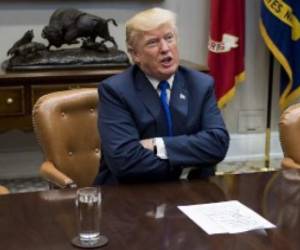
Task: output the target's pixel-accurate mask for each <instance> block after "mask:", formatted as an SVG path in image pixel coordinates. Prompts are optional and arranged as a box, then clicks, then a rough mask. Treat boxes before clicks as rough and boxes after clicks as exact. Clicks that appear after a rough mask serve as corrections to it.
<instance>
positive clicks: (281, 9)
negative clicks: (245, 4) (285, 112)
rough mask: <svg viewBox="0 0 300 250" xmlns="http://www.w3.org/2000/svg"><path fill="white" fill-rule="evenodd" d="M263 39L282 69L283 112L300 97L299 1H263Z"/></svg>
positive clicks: (261, 30)
mask: <svg viewBox="0 0 300 250" xmlns="http://www.w3.org/2000/svg"><path fill="white" fill-rule="evenodd" d="M259 27H260V32H261V35H262V37H263V39H264V41H265V43H266V45H267V47H268V48H269V50H270V51H271V53H272V54H273V55H274V57H275V58H276V59H277V60H278V62H279V63H280V65H281V75H280V99H279V105H280V108H281V109H284V108H286V107H287V106H288V105H289V104H291V103H292V102H294V101H295V100H296V98H298V97H299V96H300V0H262V2H261V19H260V23H259Z"/></svg>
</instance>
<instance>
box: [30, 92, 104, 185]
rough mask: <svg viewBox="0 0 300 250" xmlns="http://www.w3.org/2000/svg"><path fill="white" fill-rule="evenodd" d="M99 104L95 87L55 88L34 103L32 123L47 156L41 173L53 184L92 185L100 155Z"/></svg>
mask: <svg viewBox="0 0 300 250" xmlns="http://www.w3.org/2000/svg"><path fill="white" fill-rule="evenodd" d="M97 105H98V94H97V89H96V88H86V89H73V90H65V91H58V92H53V93H51V94H47V95H44V96H42V97H40V98H39V99H38V101H37V102H36V104H35V105H34V107H33V111H32V118H33V127H34V131H35V134H36V137H37V139H38V141H39V143H40V145H41V147H42V150H43V152H44V156H45V161H44V162H43V163H42V165H41V168H40V173H41V175H42V177H43V178H45V179H46V180H48V181H49V182H50V183H51V184H54V186H58V187H60V188H66V187H85V186H91V185H92V182H93V180H94V178H95V176H96V174H97V172H98V167H99V159H100V141H99V135H98V129H97ZM51 186H52V185H50V187H51Z"/></svg>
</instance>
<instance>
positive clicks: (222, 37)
mask: <svg viewBox="0 0 300 250" xmlns="http://www.w3.org/2000/svg"><path fill="white" fill-rule="evenodd" d="M210 4H211V7H210V15H211V17H210V37H209V42H208V50H209V53H208V67H209V71H210V74H211V75H212V76H213V77H214V79H215V92H216V97H217V100H218V106H219V107H220V108H223V107H224V106H225V105H226V103H228V102H229V101H230V100H231V99H232V98H233V97H234V95H235V92H236V86H237V84H238V83H239V82H241V81H243V80H244V79H245V65H244V53H245V1H244V0H211V2H210Z"/></svg>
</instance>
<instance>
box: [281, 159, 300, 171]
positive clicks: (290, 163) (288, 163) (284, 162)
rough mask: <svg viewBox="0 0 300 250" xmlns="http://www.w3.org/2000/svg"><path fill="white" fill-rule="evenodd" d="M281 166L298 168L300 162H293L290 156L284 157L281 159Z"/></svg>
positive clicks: (299, 167)
mask: <svg viewBox="0 0 300 250" xmlns="http://www.w3.org/2000/svg"><path fill="white" fill-rule="evenodd" d="M281 167H282V168H298V169H300V164H298V163H296V162H294V161H293V160H292V159H291V158H288V157H285V158H283V160H282V161H281Z"/></svg>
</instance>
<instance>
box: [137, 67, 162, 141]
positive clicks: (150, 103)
mask: <svg viewBox="0 0 300 250" xmlns="http://www.w3.org/2000/svg"><path fill="white" fill-rule="evenodd" d="M135 83H136V88H137V93H138V95H139V97H140V99H141V101H142V102H143V103H144V105H145V107H146V109H147V110H148V111H149V113H150V114H151V115H152V116H153V118H154V120H155V121H156V130H157V136H163V135H166V134H167V127H166V122H165V117H164V114H163V110H162V108H161V104H160V99H159V96H158V94H157V91H156V90H155V89H154V88H153V86H152V84H151V83H150V82H149V80H148V79H147V78H146V76H145V75H144V73H142V72H141V71H140V70H138V71H137V74H136V81H135Z"/></svg>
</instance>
